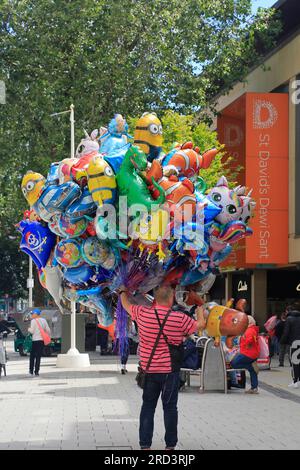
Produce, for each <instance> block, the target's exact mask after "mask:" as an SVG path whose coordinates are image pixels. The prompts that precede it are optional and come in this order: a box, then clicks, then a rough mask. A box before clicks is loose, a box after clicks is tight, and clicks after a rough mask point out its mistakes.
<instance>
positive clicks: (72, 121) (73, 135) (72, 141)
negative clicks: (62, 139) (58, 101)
mask: <svg viewBox="0 0 300 470" xmlns="http://www.w3.org/2000/svg"><path fill="white" fill-rule="evenodd" d="M70 112H71V114H70V122H71V158H74V157H75V119H74V105H73V104H71V106H70Z"/></svg>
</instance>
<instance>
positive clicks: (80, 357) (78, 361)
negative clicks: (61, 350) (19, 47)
mask: <svg viewBox="0 0 300 470" xmlns="http://www.w3.org/2000/svg"><path fill="white" fill-rule="evenodd" d="M67 113H70V123H71V126H70V127H71V158H75V117H74V105H73V104H71V106H70V109H68V110H67V111H61V112H60V113H54V114H51V116H58V115H61V114H67ZM70 339H71V341H70V342H71V345H70V346H71V347H70V349H69V351H68V352H67V354H59V355H58V356H57V361H56V367H70V368H77V367H88V366H90V358H89V355H88V354H80V352H79V351H78V349H77V348H76V293H75V292H74V293H73V296H72V298H71V331H70Z"/></svg>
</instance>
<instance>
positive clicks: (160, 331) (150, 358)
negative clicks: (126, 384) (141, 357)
mask: <svg viewBox="0 0 300 470" xmlns="http://www.w3.org/2000/svg"><path fill="white" fill-rule="evenodd" d="M154 311H155V314H156V316H157V319H158V324H159V326H160V329H159V332H158V335H157V338H156V340H155V344H154V346H153V349H152V352H151V355H150V357H149V361H148V364H147V367H146V369H145V372H147V370H148V369H149V367H150V364H151V361H152V359H153V356H154V354H155V351H156V348H157V345H158V342H159V340H160V337H161V335H162V333H163V329H164V326H165V324H166V321H167V319H168V316H169V315H170V313H171V310H169V311H168V313H167V314H166V316H165V318H164V320H163V322H162V323H160V320H159V317H158V314H157V311H156V309H154Z"/></svg>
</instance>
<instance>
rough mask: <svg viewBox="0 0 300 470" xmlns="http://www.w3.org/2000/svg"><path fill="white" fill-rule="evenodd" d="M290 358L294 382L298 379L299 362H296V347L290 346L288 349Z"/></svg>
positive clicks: (299, 379)
mask: <svg viewBox="0 0 300 470" xmlns="http://www.w3.org/2000/svg"><path fill="white" fill-rule="evenodd" d="M290 358H291V361H292V377H293V380H294V383H296V382H298V381H300V364H298V362H299V360H300V351H299V347H298V348H291V350H290Z"/></svg>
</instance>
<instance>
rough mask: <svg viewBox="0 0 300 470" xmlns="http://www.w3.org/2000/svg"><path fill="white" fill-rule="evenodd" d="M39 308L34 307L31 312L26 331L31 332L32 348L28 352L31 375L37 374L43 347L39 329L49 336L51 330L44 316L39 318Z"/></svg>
mask: <svg viewBox="0 0 300 470" xmlns="http://www.w3.org/2000/svg"><path fill="white" fill-rule="evenodd" d="M40 315H41V310H40V309H39V308H35V309H34V310H33V311H32V313H31V317H32V319H31V324H30V328H28V332H29V333H31V334H32V348H31V352H30V362H29V374H30V375H31V376H33V374H34V375H35V376H38V375H39V372H40V365H41V357H42V354H43V349H44V340H43V336H42V332H41V330H44V332H45V333H47V335H49V336H51V330H50V328H49V325H48V323H47V320H45V318H41V317H40Z"/></svg>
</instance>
